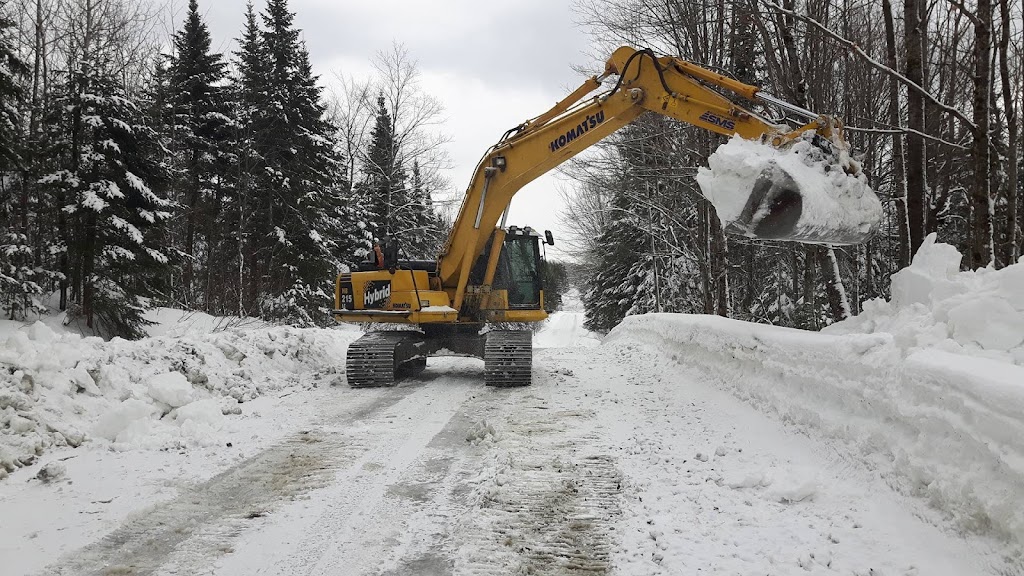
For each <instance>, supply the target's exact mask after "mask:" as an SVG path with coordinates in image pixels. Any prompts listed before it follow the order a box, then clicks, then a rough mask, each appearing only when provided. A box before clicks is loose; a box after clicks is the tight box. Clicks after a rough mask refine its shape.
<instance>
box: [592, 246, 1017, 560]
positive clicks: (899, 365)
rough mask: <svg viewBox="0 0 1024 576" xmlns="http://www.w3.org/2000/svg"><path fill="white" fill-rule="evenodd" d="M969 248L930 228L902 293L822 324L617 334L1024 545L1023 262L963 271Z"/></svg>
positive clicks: (686, 326) (729, 323)
mask: <svg viewBox="0 0 1024 576" xmlns="http://www.w3.org/2000/svg"><path fill="white" fill-rule="evenodd" d="M960 258H961V256H960V254H958V253H957V251H956V250H955V249H954V248H953V247H951V246H948V245H945V244H940V243H936V242H935V237H934V235H933V236H929V237H928V239H927V240H926V241H925V243H924V245H923V246H922V247H921V249H920V250H919V251H918V253H917V255H916V256H915V257H914V261H913V264H912V265H911V266H910V267H908V268H906V269H904V270H902V271H900V272H899V273H897V274H895V275H894V276H893V281H892V293H893V297H892V300H891V301H890V302H886V301H884V300H873V301H871V302H867V303H865V307H864V308H865V309H864V312H863V313H862V314H861V315H860V316H857V317H856V318H852V319H849V320H846V321H844V322H840V323H837V324H834V325H833V326H831V327H829V328H827V329H825V330H824V331H823V333H820V334H819V333H812V332H803V331H799V330H793V329H788V328H779V327H774V326H764V325H756V324H749V323H744V322H738V321H734V320H728V319H725V318H720V317H717V316H685V315H677V314H653V315H646V316H635V317H630V318H627V319H626V320H625V321H623V323H622V324H621V325H620V326H619V327H618V328H616V329H615V330H613V331H612V333H611V334H609V335H608V337H607V338H606V342H609V343H614V344H615V345H630V343H632V342H641V343H644V344H647V345H650V346H653V347H655V348H657V349H659V350H660V351H661V352H662V353H663V354H664V356H665V357H666V358H667V359H668V360H669V361H674V362H678V363H680V364H683V365H686V366H688V367H694V368H697V369H699V370H702V371H703V372H705V373H706V375H707V376H708V377H709V378H710V379H711V380H713V381H717V382H720V383H721V385H722V386H723V387H725V388H727V389H730V390H731V391H732V392H733V393H734V394H736V395H737V396H739V397H741V398H743V399H745V400H747V401H749V402H750V403H752V404H754V405H756V406H758V407H759V408H761V409H763V410H765V411H767V412H772V413H776V414H777V415H779V417H781V418H782V420H784V421H787V422H790V423H793V424H795V425H797V426H799V427H801V428H803V429H805V430H808V431H810V432H813V433H814V434H816V435H820V436H824V437H826V438H831V439H833V440H834V441H837V442H838V443H840V444H844V445H846V446H847V447H848V450H847V452H848V453H849V454H852V455H854V456H855V457H856V458H858V459H860V460H861V461H863V462H864V463H866V464H867V465H868V467H869V468H871V469H873V470H876V471H877V472H878V473H879V474H880V475H882V476H883V477H884V478H885V479H886V480H887V481H888V482H889V484H890V485H891V486H893V487H894V488H895V489H897V490H898V491H900V492H902V493H906V494H911V495H915V496H919V497H923V498H925V499H927V501H928V502H929V503H930V504H932V505H933V506H934V507H935V508H936V509H938V510H940V511H942V512H944V513H945V514H947V515H948V516H949V517H950V518H952V519H953V520H955V521H956V522H957V523H958V524H959V525H960V526H961V527H962V528H964V529H966V530H973V531H978V532H983V533H988V532H991V533H994V534H997V535H999V536H1002V537H1005V538H1010V539H1014V540H1016V541H1018V542H1024V507H1021V506H1020V503H1021V502H1024V264H1016V265H1014V266H1010V267H1008V268H1005V269H1003V270H993V269H986V270H978V271H975V272H960V271H959V264H960Z"/></svg>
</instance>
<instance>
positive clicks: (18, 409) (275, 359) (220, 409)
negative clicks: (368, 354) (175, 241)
mask: <svg viewBox="0 0 1024 576" xmlns="http://www.w3.org/2000/svg"><path fill="white" fill-rule="evenodd" d="M4 328H5V329H4V330H3V331H2V332H3V334H2V335H0V478H3V477H5V476H7V474H8V473H9V472H13V471H14V470H15V469H16V468H19V467H21V466H27V465H31V464H32V463H33V462H34V461H35V459H36V458H37V457H38V456H39V455H41V454H42V453H43V452H44V451H45V450H47V449H48V448H50V447H53V446H66V445H71V446H79V445H80V444H83V443H87V442H94V443H96V444H97V445H98V446H101V447H111V448H113V449H115V450H127V449H132V448H149V449H158V448H167V447H176V446H188V445H208V444H210V443H215V442H219V441H220V438H219V436H218V434H217V433H218V431H219V430H220V429H221V428H222V427H223V426H224V424H225V422H226V418H228V417H230V415H232V414H235V413H237V412H238V408H237V405H238V404H239V403H241V402H246V401H249V400H252V399H254V398H256V397H258V396H260V395H263V394H265V393H267V392H268V391H272V390H278V389H281V388H284V387H289V386H305V385H309V384H310V383H311V382H313V381H314V380H315V379H316V377H318V376H320V375H322V374H323V373H325V372H333V371H335V370H337V369H338V368H339V367H340V366H341V365H342V362H343V361H342V360H341V359H342V358H344V348H345V345H347V343H348V342H349V341H351V340H354V339H355V338H356V337H357V336H358V335H359V333H358V332H354V331H341V330H320V329H297V328H289V327H275V328H263V329H256V330H232V331H227V332H219V333H216V334H207V335H203V336H191V337H182V338H167V337H164V338H146V339H143V340H139V341H136V342H129V341H126V340H121V339H116V338H115V339H114V340H112V341H110V342H104V341H103V340H101V339H100V338H95V337H90V338H83V337H81V336H79V335H77V334H70V333H58V332H55V331H54V330H52V329H51V328H49V327H47V326H46V325H44V324H43V323H41V322H36V323H35V324H32V325H30V326H27V327H23V328H20V329H11V328H13V327H12V325H11V323H6V324H5V326H4ZM9 329H10V330H9Z"/></svg>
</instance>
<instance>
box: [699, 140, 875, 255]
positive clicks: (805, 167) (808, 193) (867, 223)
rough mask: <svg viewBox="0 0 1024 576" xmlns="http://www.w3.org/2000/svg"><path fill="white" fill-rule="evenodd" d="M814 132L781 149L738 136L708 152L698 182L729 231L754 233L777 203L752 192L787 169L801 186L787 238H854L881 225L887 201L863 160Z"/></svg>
mask: <svg viewBox="0 0 1024 576" xmlns="http://www.w3.org/2000/svg"><path fill="white" fill-rule="evenodd" d="M813 138H814V133H813V132H805V133H804V134H803V135H801V136H800V137H798V138H797V139H796V140H795V141H794V142H793V143H792V144H791V145H789V146H787V147H785V148H782V149H780V148H775V147H772V146H767V145H764V144H761V143H759V142H757V141H754V140H744V139H743V138H742V137H740V136H734V137H733V138H731V139H730V140H729V142H727V143H726V144H724V145H722V146H720V147H719V148H718V149H717V150H716V151H715V152H714V154H712V155H711V157H710V158H708V168H703V167H702V168H699V169H698V170H697V176H696V179H697V183H698V184H699V185H700V188H701V190H702V191H703V193H704V196H705V197H706V198H707V199H708V200H710V201H711V203H712V204H714V206H715V211H716V212H717V213H718V217H719V219H721V220H722V224H723V227H725V228H726V230H727V231H728V232H730V233H742V234H746V235H748V236H755V235H756V234H755V232H754V231H755V230H756V229H757V228H758V226H759V224H761V222H762V221H763V220H764V218H765V217H766V216H767V215H768V214H769V210H768V209H767V208H768V207H769V206H772V205H773V204H774V202H773V201H772V199H771V198H768V197H765V198H764V200H765V202H764V204H761V203H760V200H758V199H757V198H756V197H757V194H753V195H752V194H751V192H752V191H753V190H754V189H755V183H756V182H757V181H758V179H759V178H761V177H762V176H767V177H770V178H771V179H772V180H779V179H780V178H785V175H787V174H788V176H789V177H790V178H792V182H791V183H790V184H792V185H794V186H795V187H796V189H797V190H799V195H800V197H801V200H802V203H801V205H802V212H801V214H800V218H799V220H797V222H796V223H795V224H794V225H793V228H792V231H790V232H788V233H786V234H785V237H786V238H789V239H801V240H803V241H809V242H825V243H834V244H850V243H855V242H859V241H861V240H863V239H866V238H868V237H870V236H871V235H872V234H874V233H875V232H876V231H877V229H878V226H879V223H880V222H881V218H882V204H881V202H880V201H879V199H878V197H877V196H876V195H875V193H874V192H873V191H872V190H871V188H870V187H869V186H868V182H867V178H866V177H865V176H864V174H863V173H862V172H861V171H860V166H859V165H858V164H857V163H856V162H855V161H854V160H853V159H852V158H850V156H849V153H848V151H847V149H846V146H845V145H843V144H842V143H839V144H836V145H834V149H835V150H836V151H837V153H838V157H837V158H836V157H833V156H832V155H831V154H828V153H826V152H825V151H823V150H822V149H821V148H819V147H818V146H817V145H815V143H814V139H813ZM847 170H849V171H851V172H853V174H848V173H847ZM775 192H777V190H775V189H773V190H771V191H770V192H769V194H772V193H775ZM751 198H753V199H754V200H755V201H758V207H757V208H756V209H754V206H751V207H748V206H747V202H748V199H751Z"/></svg>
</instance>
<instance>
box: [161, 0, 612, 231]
mask: <svg viewBox="0 0 1024 576" xmlns="http://www.w3.org/2000/svg"><path fill="white" fill-rule="evenodd" d="M180 1H181V5H182V6H185V5H187V2H185V1H184V0H180ZM253 4H254V7H255V9H256V10H257V11H258V12H260V11H262V10H263V7H264V0H254V2H253ZM570 4H571V3H570V2H568V1H567V0H553V1H552V0H516V1H514V2H481V1H479V0H427V1H425V0H405V1H398V0H356V1H348V2H343V1H340V0H290V1H289V7H290V9H291V11H292V12H294V13H295V25H296V27H297V28H299V29H301V30H302V38H303V40H304V41H305V43H306V47H307V48H308V50H309V53H310V58H311V60H312V63H313V68H314V72H315V73H316V74H318V75H319V76H320V77H321V82H322V83H324V84H326V83H328V82H329V81H330V79H331V78H332V76H333V75H334V73H335V72H340V73H342V74H345V75H352V76H355V77H368V76H370V74H371V71H372V68H371V64H370V61H371V59H372V58H373V56H374V54H375V53H377V52H378V51H381V50H388V49H389V48H390V47H391V46H392V43H393V42H396V41H397V42H399V43H401V44H404V45H405V47H406V48H407V50H408V51H409V54H410V56H411V57H412V58H413V59H414V60H415V61H417V63H418V68H419V70H420V71H421V73H422V87H423V89H424V90H425V91H426V92H427V93H429V94H432V95H433V96H435V97H436V98H438V99H440V100H441V101H442V103H443V104H444V106H445V118H446V121H445V123H444V130H445V131H446V132H447V133H448V134H449V135H450V136H451V138H452V142H451V143H450V144H449V153H450V155H451V158H452V163H453V165H454V168H453V169H452V171H451V173H450V174H449V175H448V176H449V179H450V180H451V182H452V186H453V187H454V188H456V189H457V191H458V193H459V194H458V197H459V198H461V196H462V192H463V191H464V190H465V188H466V186H467V185H468V183H469V178H470V175H471V171H472V170H473V168H474V167H475V165H476V162H477V161H478V160H479V158H480V156H481V155H483V153H484V152H485V151H486V149H487V148H488V147H489V146H490V145H491V144H493V143H495V142H496V141H497V140H498V138H499V137H500V136H501V135H502V133H504V132H505V130H507V129H508V128H511V127H512V126H515V125H517V124H519V123H520V122H522V121H523V120H526V119H528V118H531V117H533V116H536V115H537V114H540V113H541V112H543V111H545V110H547V109H548V108H550V107H551V106H552V105H553V104H554V103H555V102H556V101H558V100H560V99H562V98H563V97H565V95H567V94H568V93H569V91H571V90H572V89H575V88H576V87H577V86H578V85H579V84H580V83H581V82H582V80H583V77H582V76H580V75H579V74H577V73H575V72H574V71H573V69H572V66H573V65H581V64H582V65H590V66H591V67H593V68H594V71H595V72H598V71H599V70H597V68H599V67H600V68H603V65H602V64H599V63H597V62H592V61H591V59H590V58H588V57H587V56H586V54H585V53H586V52H587V42H588V40H587V36H586V35H585V34H584V33H583V31H582V30H581V29H580V28H579V26H578V25H577V23H576V22H574V20H573V14H572V11H571V6H570ZM199 7H200V13H202V14H203V15H204V17H205V19H206V22H207V24H208V25H209V27H210V32H211V34H212V35H213V40H214V41H213V46H214V49H216V50H218V51H221V52H224V53H225V54H226V55H227V54H228V53H230V52H231V51H233V50H234V49H235V43H234V39H235V38H237V37H238V36H239V35H240V32H241V28H242V21H243V15H244V11H245V1H244V0H199ZM183 15H184V11H183V10H179V11H178V18H177V20H178V21H179V24H178V25H179V26H180V20H181V19H182V17H183ZM558 185H559V183H558V181H557V180H556V178H554V177H553V176H552V175H549V176H548V177H544V178H541V179H538V180H537V181H535V182H534V183H532V184H531V185H529V186H527V187H526V188H524V189H523V190H522V191H521V192H520V193H519V194H518V195H516V197H515V198H514V199H513V201H512V211H511V214H510V216H509V224H517V225H520V226H532V227H534V228H536V229H540V230H544V229H550V230H553V231H554V232H555V235H556V245H557V238H558V237H559V236H560V234H559V233H560V228H559V225H558V213H559V212H560V205H561V200H560V197H559V194H558V191H557V188H556V187H557V186H558ZM563 187H564V184H563Z"/></svg>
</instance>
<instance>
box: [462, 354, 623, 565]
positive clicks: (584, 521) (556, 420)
mask: <svg viewBox="0 0 1024 576" xmlns="http://www.w3.org/2000/svg"><path fill="white" fill-rule="evenodd" d="M549 356H550V355H548V354H541V355H539V356H538V357H537V358H536V359H535V368H534V385H533V387H531V388H529V389H525V390H521V391H517V393H518V398H517V401H516V402H514V403H511V404H510V410H508V412H507V413H506V414H505V415H504V422H501V423H498V422H496V423H495V427H496V428H498V430H499V439H498V440H497V442H496V443H495V444H494V446H493V448H494V450H492V452H494V453H495V454H492V455H491V458H492V464H491V467H490V468H488V469H485V471H484V473H483V475H482V476H483V479H482V480H481V481H478V482H477V483H476V489H475V491H474V493H473V504H474V506H472V507H471V508H469V509H467V510H465V511H464V512H463V513H462V514H461V515H460V517H459V518H458V519H457V521H456V526H455V531H454V534H453V543H452V546H453V548H455V552H454V556H455V559H456V563H455V573H457V574H474V575H485V574H538V575H541V574H551V575H570V574H605V573H608V571H609V570H610V560H611V553H612V550H613V546H614V541H615V537H614V530H615V524H616V521H617V518H618V516H619V515H620V500H621V496H620V490H621V485H622V481H621V474H620V472H619V470H618V467H617V462H616V460H615V459H614V458H613V457H612V456H610V455H609V452H608V450H607V449H606V447H605V446H604V442H603V439H602V438H603V433H602V432H601V430H600V428H601V426H600V423H598V422H597V421H596V419H595V414H594V413H593V412H591V411H589V410H573V409H569V410H566V409H562V410H558V409H556V408H559V407H565V403H564V402H561V401H552V397H553V396H554V395H555V394H556V390H555V387H556V385H557V384H558V383H559V382H564V380H565V379H564V378H563V377H562V376H561V375H560V374H559V372H558V371H559V370H561V371H564V370H565V369H564V368H558V369H556V367H555V365H557V364H556V363H553V362H551V361H550V359H549ZM553 364H554V365H553Z"/></svg>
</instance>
